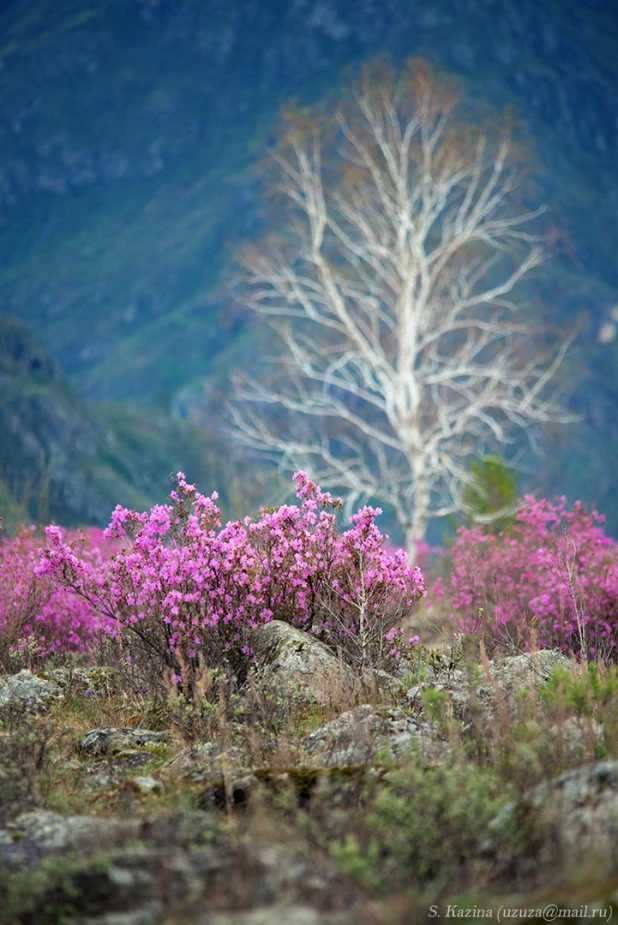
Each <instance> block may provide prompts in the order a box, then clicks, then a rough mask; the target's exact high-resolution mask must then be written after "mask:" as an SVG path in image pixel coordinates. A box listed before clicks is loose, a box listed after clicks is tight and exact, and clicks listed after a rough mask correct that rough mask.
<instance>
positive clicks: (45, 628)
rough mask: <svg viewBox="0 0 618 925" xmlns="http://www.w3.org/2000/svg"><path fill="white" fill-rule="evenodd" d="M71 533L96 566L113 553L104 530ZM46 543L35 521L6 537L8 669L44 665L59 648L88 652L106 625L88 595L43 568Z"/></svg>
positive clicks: (3, 640) (1, 555)
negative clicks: (81, 595)
mask: <svg viewBox="0 0 618 925" xmlns="http://www.w3.org/2000/svg"><path fill="white" fill-rule="evenodd" d="M69 539H70V542H71V543H72V545H73V546H74V548H75V549H76V551H78V552H79V555H80V556H81V557H82V558H84V560H85V561H89V562H90V563H91V564H92V565H93V566H96V565H99V564H100V563H101V562H102V561H103V559H104V556H105V555H109V554H110V549H109V542H108V541H107V540H105V539H104V537H103V533H102V531H100V530H96V529H94V528H92V529H90V530H88V531H87V532H86V533H81V532H80V533H77V532H74V533H71V534H70V535H69ZM44 546H45V540H44V538H42V537H40V536H37V533H36V531H35V528H34V527H30V528H25V527H22V529H21V531H20V532H19V533H18V535H17V536H16V537H14V538H12V539H8V538H2V539H0V667H1V668H2V669H3V670H6V671H12V670H15V671H16V670H18V669H20V668H22V667H24V666H25V665H29V666H38V665H40V664H41V663H42V662H43V661H44V660H45V659H48V658H49V657H50V656H53V655H56V654H57V655H65V654H67V653H83V652H86V651H87V649H88V648H89V646H90V645H91V643H92V642H93V640H94V638H95V637H96V635H97V633H98V631H99V628H100V627H99V619H98V616H97V614H96V612H95V610H94V609H93V608H92V606H91V605H90V604H89V603H88V601H86V600H84V599H83V598H79V597H77V596H76V595H75V594H73V593H72V592H71V591H69V590H67V589H66V588H64V587H62V586H60V585H59V584H58V583H56V582H54V581H52V579H51V578H50V577H49V576H47V575H41V574H39V563H40V555H41V550H42V548H43V547H44Z"/></svg>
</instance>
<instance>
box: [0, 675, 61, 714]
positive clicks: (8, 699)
mask: <svg viewBox="0 0 618 925" xmlns="http://www.w3.org/2000/svg"><path fill="white" fill-rule="evenodd" d="M63 696H64V694H63V692H62V688H61V687H60V685H58V684H56V682H55V681H50V680H46V679H45V678H40V677H38V676H37V675H35V674H33V673H32V672H31V671H29V670H28V669H27V668H24V669H23V671H20V672H18V674H15V675H11V677H9V678H7V679H6V680H5V681H4V683H3V684H2V685H1V686H0V710H7V709H21V710H25V711H26V712H28V713H45V712H46V711H47V710H49V708H50V706H51V705H52V704H53V703H54V701H56V700H59V699H61V698H62V697H63Z"/></svg>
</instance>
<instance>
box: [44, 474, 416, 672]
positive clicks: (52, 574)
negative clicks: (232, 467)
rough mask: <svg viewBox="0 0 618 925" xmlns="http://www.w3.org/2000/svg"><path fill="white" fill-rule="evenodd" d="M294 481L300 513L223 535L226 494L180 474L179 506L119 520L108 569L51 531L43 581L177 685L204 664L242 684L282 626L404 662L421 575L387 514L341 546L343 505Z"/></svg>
mask: <svg viewBox="0 0 618 925" xmlns="http://www.w3.org/2000/svg"><path fill="white" fill-rule="evenodd" d="M295 481H296V489H297V496H298V498H299V500H300V502H301V503H300V504H299V505H283V506H282V507H280V508H278V509H276V510H271V509H262V510H261V512H260V515H259V517H258V518H257V519H252V518H250V517H247V518H245V520H244V521H242V522H240V521H233V522H229V523H227V524H225V525H224V526H221V520H220V511H219V508H218V507H217V505H216V500H217V495H216V493H214V494H213V495H212V496H211V497H205V496H204V495H202V494H200V493H199V492H198V491H197V490H196V488H195V486H194V485H191V484H189V483H188V482H187V481H186V479H185V477H184V475H183V474H182V473H179V474H178V476H177V487H176V489H175V490H174V491H173V492H172V493H171V501H172V503H171V504H167V505H157V506H155V507H153V508H152V509H151V510H150V511H149V512H148V513H144V514H138V513H136V512H135V511H130V510H127V509H125V508H121V507H117V508H116V510H115V511H114V514H113V517H112V521H111V524H110V526H109V527H108V529H107V531H106V535H107V536H108V537H110V538H112V539H115V540H116V541H122V543H123V546H122V548H121V549H120V551H119V552H117V553H116V554H115V555H114V556H112V557H111V558H110V559H109V560H108V561H103V562H99V563H95V562H93V561H92V560H91V559H89V558H87V557H84V556H83V555H81V554H80V552H79V551H78V550H77V549H75V547H74V544H73V543H72V542H70V541H69V542H67V541H66V540H65V539H64V537H63V534H62V531H61V530H59V529H58V528H57V527H48V528H47V537H48V546H47V549H46V551H45V554H44V558H43V560H42V564H41V566H40V571H41V574H42V575H45V576H47V577H49V578H51V579H52V580H53V581H55V582H56V583H57V584H58V586H59V587H61V588H63V589H64V590H65V591H66V592H71V593H73V594H74V595H75V596H76V597H77V598H78V599H80V600H81V601H84V602H86V604H87V606H88V607H89V608H91V609H92V610H93V612H95V613H96V614H97V618H98V621H99V624H98V625H99V627H100V628H101V629H102V630H103V631H105V632H107V633H109V634H111V635H113V636H115V637H116V638H119V639H126V640H127V641H130V645H131V647H133V646H135V645H139V646H140V647H141V648H142V649H143V650H146V651H148V652H150V653H151V654H152V655H153V656H154V657H155V659H157V660H158V661H159V662H160V663H162V664H164V665H165V666H167V668H169V669H171V670H172V671H173V672H174V673H175V674H176V675H179V673H180V670H181V666H182V665H186V664H187V662H189V663H190V664H192V663H195V662H196V660H197V659H198V658H199V657H202V658H204V659H205V660H206V662H207V664H209V665H218V666H223V665H225V666H227V667H229V668H231V669H232V670H233V671H234V672H235V673H236V674H242V672H243V670H244V668H246V666H247V664H248V662H249V661H250V659H251V657H252V654H253V653H252V647H251V637H252V634H253V632H254V631H255V630H256V629H257V628H258V627H259V626H260V625H262V624H264V623H267V622H268V621H269V620H271V619H280V620H285V621H287V622H289V623H291V624H293V625H294V626H297V627H299V628H301V629H305V630H307V631H310V632H312V633H314V634H316V635H318V636H319V637H320V638H321V639H323V640H324V641H326V642H327V643H329V644H330V645H332V646H333V647H334V648H336V649H338V650H340V651H341V652H342V654H343V656H344V657H345V658H347V659H348V660H350V661H353V662H357V663H361V664H377V663H378V662H380V661H382V660H384V659H387V658H391V659H392V658H397V657H398V656H399V654H400V648H399V639H400V636H401V633H400V632H399V631H398V630H397V628H396V624H397V621H398V619H399V617H400V616H402V615H403V614H404V613H405V612H406V611H407V610H409V609H410V608H411V607H413V606H414V604H415V603H416V602H417V601H418V600H419V599H420V598H421V597H422V596H423V594H424V588H423V580H422V575H421V573H420V571H419V570H418V569H416V568H413V567H411V566H410V565H408V562H407V557H406V556H405V554H404V553H401V552H398V553H394V554H393V553H389V552H387V551H386V549H385V541H386V539H387V537H385V536H383V535H382V534H381V533H380V532H379V530H378V529H377V527H376V526H375V522H374V521H375V517H376V516H377V514H379V513H381V512H380V511H379V510H378V509H376V510H374V509H371V508H364V509H363V510H361V511H359V513H358V514H356V515H355V516H354V517H353V518H352V519H351V528H350V529H349V530H347V531H346V532H344V533H343V534H340V533H339V531H338V528H337V513H338V511H339V510H340V509H341V501H340V500H339V499H334V498H333V497H332V496H331V495H330V494H328V493H326V492H322V491H321V490H320V489H319V488H318V486H317V485H315V483H313V482H312V481H311V480H310V479H309V478H308V477H307V475H306V474H305V473H302V472H299V473H297V474H296V475H295ZM243 666H244V667H243Z"/></svg>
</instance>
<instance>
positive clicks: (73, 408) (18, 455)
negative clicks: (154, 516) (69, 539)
mask: <svg viewBox="0 0 618 925" xmlns="http://www.w3.org/2000/svg"><path fill="white" fill-rule="evenodd" d="M0 394H1V395H2V401H1V402H0V433H1V434H2V441H1V442H0V473H2V478H1V479H0V516H3V517H4V519H5V524H4V526H5V528H6V529H8V530H9V531H11V530H14V529H15V528H16V526H18V524H19V523H20V522H21V521H27V522H29V521H30V520H33V519H34V520H35V521H37V520H38V521H47V520H50V519H54V520H59V521H61V522H63V523H67V524H70V525H74V524H85V523H100V524H105V523H107V522H108V520H109V515H110V512H111V511H112V510H113V508H114V507H115V506H116V504H119V503H120V504H124V505H130V506H135V507H137V508H138V509H139V510H143V509H144V508H146V507H148V506H149V505H150V504H152V502H153V500H155V499H157V500H163V499H164V497H165V495H166V494H167V492H168V491H169V490H170V488H171V484H170V481H169V479H168V477H167V476H168V474H169V473H170V472H176V471H178V469H180V468H181V467H182V466H185V465H186V466H187V468H188V469H190V471H192V472H194V473H195V476H196V478H198V477H199V478H201V479H204V480H206V481H208V480H209V479H210V478H211V473H210V471H209V470H208V468H207V466H206V464H205V461H204V454H203V447H202V440H201V439H200V438H198V436H197V435H196V434H195V433H193V432H192V430H190V429H189V427H188V425H187V424H185V423H183V422H180V421H175V420H173V419H172V418H171V417H170V416H169V414H168V413H167V412H166V411H164V410H162V409H160V408H156V407H146V408H144V407H139V408H138V407H136V406H132V405H129V404H126V403H124V404H120V403H115V404H112V403H105V404H93V403H89V402H87V401H86V400H85V399H84V398H83V397H82V396H80V395H79V393H78V392H77V390H76V389H75V387H74V386H73V385H72V384H70V383H69V382H68V381H67V379H66V377H65V376H64V375H63V373H62V371H61V369H60V367H59V365H58V364H57V363H56V362H55V361H54V360H53V359H52V358H51V356H50V355H49V354H48V353H47V351H45V350H44V349H43V348H42V347H41V345H40V344H39V343H38V341H37V340H36V338H34V337H33V336H32V334H31V333H30V332H29V331H28V329H27V328H26V327H24V326H23V325H21V324H20V323H18V322H16V321H14V320H13V319H11V318H8V317H6V316H1V315H0Z"/></svg>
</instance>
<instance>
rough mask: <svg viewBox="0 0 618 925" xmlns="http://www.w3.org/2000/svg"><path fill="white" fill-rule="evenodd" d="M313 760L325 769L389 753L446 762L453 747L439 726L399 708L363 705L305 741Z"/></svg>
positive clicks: (339, 717)
mask: <svg viewBox="0 0 618 925" xmlns="http://www.w3.org/2000/svg"><path fill="white" fill-rule="evenodd" d="M303 744H304V747H305V749H306V750H307V751H308V752H309V754H310V755H311V756H312V757H313V759H314V761H315V762H316V763H317V764H319V765H322V766H324V767H345V766H350V765H362V764H369V763H371V762H372V761H375V759H376V758H377V757H378V755H379V752H381V751H386V752H387V753H389V754H390V755H391V756H392V757H393V758H396V759H400V758H405V757H410V755H418V756H420V757H421V758H422V760H423V761H425V762H427V763H431V764H432V763H434V762H439V761H445V760H446V759H447V758H448V756H449V754H450V746H449V744H448V742H447V741H445V739H444V738H443V737H442V736H441V735H440V733H439V731H438V729H437V727H436V726H435V725H434V724H433V723H430V722H428V721H426V720H423V719H420V718H419V717H418V716H414V715H410V714H408V713H406V712H405V711H403V710H400V709H388V708H387V709H384V708H379V709H377V708H375V707H373V706H371V705H369V704H363V705H362V706H360V707H356V708H355V709H354V710H348V711H346V712H345V713H342V714H341V715H340V716H338V717H337V718H336V719H334V720H331V721H330V722H329V723H326V724H325V725H324V726H322V727H321V728H320V729H318V730H316V732H312V733H311V734H310V735H308V736H307V737H306V738H305V740H304V743H303Z"/></svg>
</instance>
